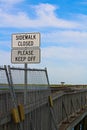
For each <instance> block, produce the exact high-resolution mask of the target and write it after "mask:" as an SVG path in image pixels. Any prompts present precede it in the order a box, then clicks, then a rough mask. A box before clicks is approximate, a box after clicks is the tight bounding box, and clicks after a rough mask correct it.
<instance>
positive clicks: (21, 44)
mask: <svg viewBox="0 0 87 130" xmlns="http://www.w3.org/2000/svg"><path fill="white" fill-rule="evenodd" d="M39 46H40V33H19V34H12V48H25V47H39Z"/></svg>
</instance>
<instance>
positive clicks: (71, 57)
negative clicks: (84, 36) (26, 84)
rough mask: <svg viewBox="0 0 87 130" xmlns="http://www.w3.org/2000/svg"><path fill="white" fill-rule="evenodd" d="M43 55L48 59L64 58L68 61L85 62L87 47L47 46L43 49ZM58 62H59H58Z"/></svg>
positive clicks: (86, 59)
mask: <svg viewBox="0 0 87 130" xmlns="http://www.w3.org/2000/svg"><path fill="white" fill-rule="evenodd" d="M42 57H43V58H47V59H48V60H55V61H58V60H62V61H63V60H64V61H66V62H67V63H68V62H73V63H74V62H76V63H78V62H84V61H87V49H82V48H76V47H67V48H64V47H57V46H54V47H53V46H52V47H48V48H47V47H46V48H43V49H42ZM56 63H57V62H56Z"/></svg>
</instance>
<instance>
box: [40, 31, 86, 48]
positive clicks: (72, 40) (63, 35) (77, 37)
mask: <svg viewBox="0 0 87 130" xmlns="http://www.w3.org/2000/svg"><path fill="white" fill-rule="evenodd" d="M41 37H42V42H43V43H47V44H48V45H49V44H50V46H51V45H52V44H56V45H58V44H61V43H63V44H64V45H65V44H68V45H70V44H71V45H72V46H73V45H75V44H76V45H79V46H82V45H83V47H84V45H86V44H87V42H86V41H87V32H86V31H72V30H71V31H70V30H60V31H53V32H50V33H42V35H41Z"/></svg>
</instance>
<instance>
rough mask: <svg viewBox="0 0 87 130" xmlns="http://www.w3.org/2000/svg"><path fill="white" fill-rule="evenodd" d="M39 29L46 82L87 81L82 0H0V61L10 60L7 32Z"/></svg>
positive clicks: (86, 17)
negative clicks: (47, 78)
mask: <svg viewBox="0 0 87 130" xmlns="http://www.w3.org/2000/svg"><path fill="white" fill-rule="evenodd" d="M27 32H29V33H31V32H40V34H41V63H40V64H29V65H28V66H29V67H30V68H45V67H47V70H48V75H49V80H50V83H56V84H57V83H60V82H62V81H64V82H65V83H66V84H87V1H86V0H57V1H53V0H52V1H51V0H42V1H40V0H0V65H4V64H6V65H8V64H10V65H12V66H21V65H14V64H11V35H12V34H13V33H27Z"/></svg>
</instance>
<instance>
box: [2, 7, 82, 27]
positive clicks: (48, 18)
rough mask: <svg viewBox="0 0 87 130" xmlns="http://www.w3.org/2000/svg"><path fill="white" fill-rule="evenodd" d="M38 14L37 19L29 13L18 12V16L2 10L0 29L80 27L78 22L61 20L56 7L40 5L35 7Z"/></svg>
mask: <svg viewBox="0 0 87 130" xmlns="http://www.w3.org/2000/svg"><path fill="white" fill-rule="evenodd" d="M33 9H34V11H35V12H36V17H35V19H31V18H30V17H29V13H31V12H30V10H29V12H28V13H27V12H22V11H21V10H20V12H17V13H16V14H13V12H12V13H11V12H10V13H7V12H5V11H4V10H2V9H1V10H0V20H1V22H0V27H18V28H24V27H34V28H35V27H36V28H38V27H58V28H68V29H69V28H71V29H72V28H77V27H79V26H80V25H79V24H78V23H77V22H72V21H68V20H64V19H61V18H59V17H57V16H56V13H55V10H56V9H57V7H56V6H54V5H51V4H39V5H37V6H33Z"/></svg>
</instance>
